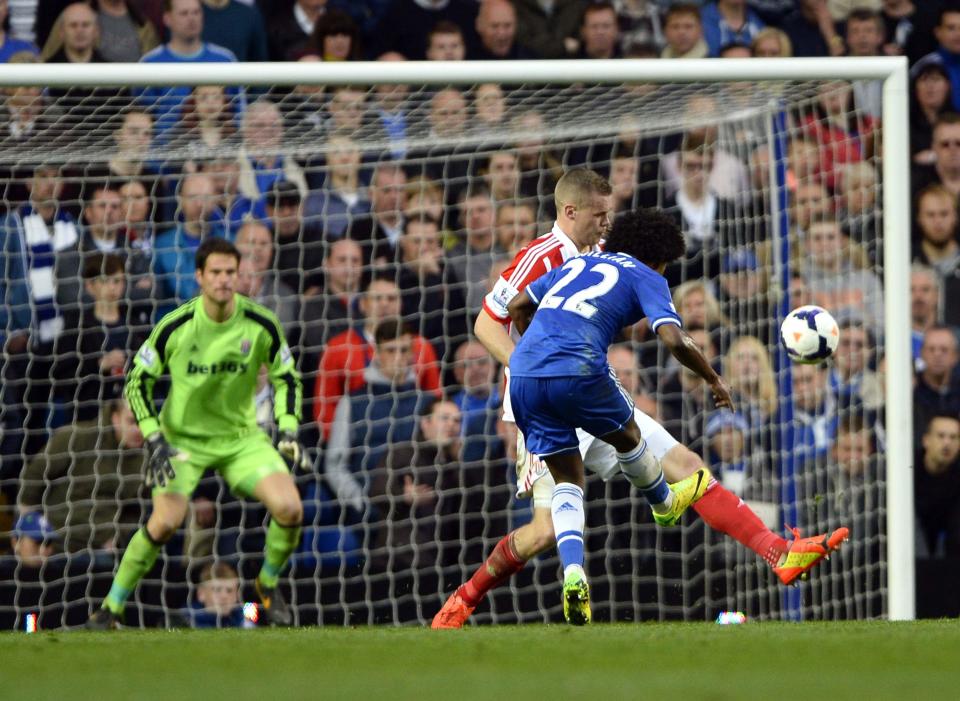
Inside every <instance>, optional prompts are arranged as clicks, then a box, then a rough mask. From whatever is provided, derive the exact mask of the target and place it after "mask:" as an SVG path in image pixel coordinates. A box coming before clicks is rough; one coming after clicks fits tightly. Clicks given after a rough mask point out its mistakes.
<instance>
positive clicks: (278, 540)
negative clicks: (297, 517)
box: [257, 519, 300, 589]
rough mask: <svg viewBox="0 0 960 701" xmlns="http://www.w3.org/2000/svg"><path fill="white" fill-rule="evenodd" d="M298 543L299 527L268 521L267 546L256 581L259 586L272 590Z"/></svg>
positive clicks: (272, 520)
mask: <svg viewBox="0 0 960 701" xmlns="http://www.w3.org/2000/svg"><path fill="white" fill-rule="evenodd" d="M299 542H300V526H299V524H298V525H296V526H281V525H280V524H279V523H277V522H276V521H275V520H274V519H270V525H269V526H267V545H266V547H265V548H264V553H263V555H264V558H263V567H261V568H260V574H258V575H257V579H259V580H260V584H262V585H263V586H265V587H267V588H268V589H273V588H274V587H275V586H277V581H278V580H279V579H280V572H281V571H282V570H283V568H284V567H285V566H286V564H287V560H289V559H290V555H291V553H293V551H294V550H295V549H296V547H297V544H298V543H299Z"/></svg>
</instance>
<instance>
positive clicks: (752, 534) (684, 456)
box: [432, 168, 836, 628]
mask: <svg viewBox="0 0 960 701" xmlns="http://www.w3.org/2000/svg"><path fill="white" fill-rule="evenodd" d="M610 195H611V188H610V184H609V183H608V182H607V181H606V180H605V179H604V178H603V177H602V176H600V175H599V174H597V173H595V172H593V171H591V170H587V169H584V168H577V169H573V170H570V171H568V172H567V173H566V174H565V175H564V176H563V177H562V178H560V180H559V181H558V182H557V186H556V189H555V192H554V199H555V201H556V208H557V221H556V222H555V223H554V226H553V230H552V231H551V232H550V233H548V234H546V235H544V236H541V237H540V238H538V239H536V240H534V241H533V242H531V243H530V244H529V245H528V246H526V247H525V248H524V249H522V250H521V251H520V252H519V253H517V255H516V257H515V258H514V260H513V262H512V263H511V264H510V265H509V266H508V267H507V268H506V270H504V272H503V273H502V274H501V276H500V278H499V279H498V280H497V282H496V284H495V285H494V287H493V290H491V292H490V293H489V294H488V295H487V296H486V298H485V299H484V303H483V310H482V311H481V312H480V314H479V316H478V317H477V320H476V324H475V326H474V331H475V333H476V335H477V338H478V339H479V340H480V342H481V343H483V345H484V346H486V348H487V350H489V351H490V353H491V355H493V357H494V358H496V360H498V361H499V362H500V363H501V364H502V365H503V367H504V372H505V373H506V379H507V383H509V380H510V374H509V365H510V356H511V354H512V353H513V349H514V347H515V345H516V341H517V339H518V335H517V334H516V332H515V331H514V330H513V329H512V328H511V324H510V316H509V314H508V312H507V305H508V304H509V303H510V301H511V300H512V299H513V298H514V297H516V296H517V295H518V294H520V292H522V291H523V290H524V289H525V288H526V287H527V285H529V284H530V283H531V282H532V281H534V280H536V279H537V278H539V277H540V276H541V275H544V274H546V273H547V272H549V271H550V270H553V269H554V268H557V267H560V266H561V265H563V263H564V262H565V261H566V260H568V259H569V258H571V257H573V256H578V255H581V254H584V253H588V252H591V251H599V250H600V243H601V240H602V238H603V235H604V234H605V233H606V231H607V230H608V228H609V226H610V218H611V216H612V204H611V197H610ZM509 396H510V392H509V386H508V387H507V388H505V390H504V405H503V419H504V421H509V422H513V421H514V419H513V412H512V410H511V406H510V402H509ZM634 416H635V419H636V421H637V425H638V426H639V428H640V433H641V435H642V436H643V438H644V440H645V441H646V443H647V445H648V446H649V447H650V449H651V451H652V453H653V455H655V456H656V457H657V458H658V459H659V460H660V462H661V465H662V467H663V472H664V475H665V476H666V478H667V481H668V482H670V483H675V482H679V481H681V480H683V479H685V478H686V477H689V476H690V475H692V474H694V473H695V472H696V471H697V470H698V469H700V468H701V467H703V461H702V460H701V459H700V458H699V457H698V456H697V455H696V454H695V453H693V452H692V451H691V450H689V449H688V448H687V447H685V446H684V445H682V444H680V443H679V442H678V441H677V440H676V439H675V438H673V436H671V435H670V433H669V432H667V430H666V429H665V428H664V427H663V426H661V425H660V424H659V423H658V422H656V421H655V420H653V419H652V418H650V417H649V416H647V415H646V414H644V413H643V412H642V411H640V410H639V409H636V408H635V409H634ZM578 436H579V438H580V453H581V455H582V456H583V461H584V464H585V466H586V468H587V469H588V470H591V471H592V472H595V473H596V474H598V475H600V476H601V477H602V478H603V479H610V478H611V477H613V476H614V475H616V474H617V473H618V472H619V471H620V466H619V464H618V462H617V456H616V451H615V450H614V448H613V447H612V446H610V445H608V444H607V443H604V442H603V441H601V440H597V439H596V438H594V437H593V436H592V435H590V434H589V433H587V432H585V431H578ZM554 486H555V484H554V480H553V477H552V476H551V475H550V471H549V470H548V469H547V467H546V465H544V464H543V462H542V461H541V460H540V459H539V458H538V457H537V456H535V455H530V454H529V453H528V452H527V451H526V450H525V448H524V444H523V436H522V435H521V434H519V433H518V436H517V495H518V496H520V497H527V496H532V497H533V518H532V520H531V521H530V522H529V523H527V524H525V525H523V526H521V527H519V528H517V529H516V530H514V531H511V532H510V533H508V534H507V535H506V536H504V537H503V538H502V539H501V540H500V542H498V543H497V545H496V547H494V549H493V552H492V553H491V554H490V555H489V556H488V557H487V559H486V560H485V561H484V563H483V564H482V565H481V566H480V567H479V568H478V569H477V570H476V572H474V574H473V576H472V577H471V578H470V579H469V580H468V581H467V582H465V583H464V584H462V585H461V586H460V587H458V588H457V590H456V591H454V592H453V594H451V595H450V597H449V598H448V599H447V601H446V603H444V605H443V608H441V609H440V611H439V612H438V613H437V615H436V616H435V617H434V619H433V624H432V626H433V627H434V628H460V627H462V626H463V624H464V623H465V622H466V620H467V619H468V618H469V617H470V614H472V613H473V610H474V609H475V608H476V606H477V605H478V604H479V603H480V601H482V600H483V597H484V596H486V593H487V592H488V591H490V589H492V588H493V587H495V586H498V585H499V584H501V583H502V582H504V581H506V580H507V579H509V578H510V577H511V576H512V575H513V574H514V573H516V572H519V571H520V570H521V569H523V567H524V565H525V564H526V563H527V561H528V560H530V559H531V558H533V557H535V556H536V555H538V554H540V553H542V552H545V551H547V550H549V549H551V548H553V547H555V545H556V539H555V537H554V531H553V515H552V512H551V501H552V497H553V488H554ZM692 508H693V509H694V510H695V511H696V512H697V513H698V514H699V515H700V517H701V518H702V519H703V520H704V521H705V522H706V523H707V524H708V525H709V526H710V527H711V528H713V529H714V530H717V531H720V532H722V533H725V534H727V535H729V536H731V537H733V538H735V539H736V540H737V541H739V542H740V543H742V544H743V545H745V546H746V547H748V548H750V549H751V550H753V551H754V552H755V553H757V554H758V555H759V556H760V557H761V558H763V559H764V560H765V561H766V562H767V563H768V564H770V565H771V566H772V567H773V570H774V572H775V573H776V574H777V576H778V577H779V578H780V580H781V581H782V582H783V583H784V584H792V583H793V582H794V581H795V580H796V579H797V578H798V577H800V576H801V575H802V574H803V573H805V572H807V571H808V570H809V569H810V568H812V567H813V566H814V565H816V564H817V563H818V562H819V561H820V560H822V559H823V557H825V556H826V555H827V554H828V553H829V551H830V550H831V548H832V547H834V546H835V545H836V543H832V542H828V538H827V537H826V536H825V535H818V536H814V537H808V538H801V537H799V536H798V537H797V538H796V539H795V540H793V541H790V542H788V541H787V540H786V539H784V538H782V537H780V536H778V535H777V534H775V533H773V532H772V531H771V530H770V529H769V528H767V527H766V525H764V523H763V521H761V520H760V518H759V517H758V516H757V515H756V514H755V513H754V512H753V511H752V510H751V509H750V507H749V506H747V505H746V504H745V503H744V502H743V501H742V500H741V499H740V498H739V497H738V496H737V495H735V494H734V493H733V492H731V491H729V490H727V489H726V488H724V487H723V485H721V484H720V483H719V482H717V481H716V480H711V481H710V484H709V487H708V489H707V492H706V493H705V494H704V495H703V496H702V497H701V498H700V499H699V500H698V501H696V502H695V503H694V504H693V506H692Z"/></svg>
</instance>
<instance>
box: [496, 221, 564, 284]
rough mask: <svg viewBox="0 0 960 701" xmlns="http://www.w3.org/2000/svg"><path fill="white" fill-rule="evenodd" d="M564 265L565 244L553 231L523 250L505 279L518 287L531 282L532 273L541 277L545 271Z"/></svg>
mask: <svg viewBox="0 0 960 701" xmlns="http://www.w3.org/2000/svg"><path fill="white" fill-rule="evenodd" d="M562 263H563V242H562V241H561V240H560V239H559V238H558V237H557V236H556V235H555V234H554V233H553V232H552V231H551V232H549V233H546V234H544V235H543V236H541V237H539V238H536V239H534V240H533V241H531V242H530V243H528V244H527V245H526V246H524V247H523V248H521V249H520V250H519V251H518V252H517V254H516V255H515V256H514V257H513V261H512V262H511V263H510V265H509V266H508V267H507V270H506V271H504V277H505V278H506V279H507V281H508V282H510V283H512V284H513V285H514V286H517V285H518V284H521V283H524V282H529V280H530V275H531V273H536V277H539V276H540V275H541V274H543V272H544V270H550V269H552V268H556V267H558V266H560V265H561V264H562Z"/></svg>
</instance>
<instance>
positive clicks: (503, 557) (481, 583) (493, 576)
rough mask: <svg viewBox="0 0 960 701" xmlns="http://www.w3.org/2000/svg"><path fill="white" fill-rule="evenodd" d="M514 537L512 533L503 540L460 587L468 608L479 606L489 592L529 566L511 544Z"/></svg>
mask: <svg viewBox="0 0 960 701" xmlns="http://www.w3.org/2000/svg"><path fill="white" fill-rule="evenodd" d="M512 537H513V533H512V532H511V533H509V534H507V535H505V536H504V537H503V538H501V539H500V542H499V543H497V547H495V548H494V549H493V552H492V553H490V555H489V557H487V559H486V560H485V561H484V563H483V564H482V565H480V567H479V568H478V569H477V571H476V572H474V573H473V576H472V577H471V578H470V579H469V580H467V582H465V583H464V585H463V586H462V587H460V596H461V597H462V598H463V600H464V601H465V602H466V603H467V605H468V606H476V605H477V604H479V603H480V601H481V600H482V599H483V597H484V596H486V593H487V592H488V591H490V590H491V589H493V588H494V587H495V586H497V585H498V584H500V583H501V582H504V581H506V580H508V579H510V577H512V576H513V575H514V574H515V573H516V572H519V571H520V570H522V569H523V566H524V565H525V564H527V563H526V561H525V560H521V559H520V557H519V556H518V555H517V553H516V551H515V550H514V549H513V545H512V544H511V542H510V541H511V539H512Z"/></svg>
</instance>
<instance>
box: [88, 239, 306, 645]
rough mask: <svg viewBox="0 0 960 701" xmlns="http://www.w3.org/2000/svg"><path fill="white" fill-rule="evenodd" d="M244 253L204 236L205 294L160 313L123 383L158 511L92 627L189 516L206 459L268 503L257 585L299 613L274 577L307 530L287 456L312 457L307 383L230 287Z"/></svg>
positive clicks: (266, 601) (102, 622)
mask: <svg viewBox="0 0 960 701" xmlns="http://www.w3.org/2000/svg"><path fill="white" fill-rule="evenodd" d="M239 262H240V253H239V252H238V251H237V249H236V248H235V247H234V246H233V244H231V243H229V242H228V241H225V240H224V239H219V238H208V239H206V240H205V241H204V242H203V243H202V244H200V247H199V248H198V249H197V253H196V273H195V274H196V279H197V283H198V284H199V286H200V295H199V296H197V297H195V298H193V299H192V300H190V301H189V302H187V303H186V304H184V305H182V306H180V307H179V308H177V309H176V310H174V311H172V312H170V313H169V314H167V315H166V316H164V317H163V319H161V320H160V322H159V323H158V324H157V325H156V327H155V328H154V329H153V333H151V334H150V338H149V339H147V341H146V342H145V343H144V344H143V346H142V347H141V348H140V350H139V352H138V353H137V355H136V358H135V360H134V363H133V369H132V370H131V372H130V375H129V377H128V379H127V385H126V388H125V390H124V394H125V395H126V398H127V401H128V402H129V403H130V407H131V409H133V412H134V414H135V415H136V418H137V422H138V423H139V424H140V429H141V431H143V435H144V436H145V437H146V439H147V449H148V451H149V459H148V460H147V463H146V465H147V467H146V470H147V471H146V483H147V485H148V486H151V487H152V488H153V493H152V496H153V512H152V513H151V515H150V518H149V519H148V521H147V525H146V526H145V527H143V528H141V529H140V530H139V531H137V532H136V534H135V535H134V536H133V538H131V540H130V543H129V544H128V545H127V549H126V551H125V552H124V554H123V559H122V560H121V561H120V568H119V569H118V570H117V574H116V576H115V577H114V580H113V585H112V586H111V588H110V593H109V594H107V598H106V599H105V600H104V602H103V607H102V608H101V609H99V610H98V611H96V612H95V613H94V614H93V615H92V616H91V617H90V619H89V621H88V622H87V627H88V628H96V629H106V628H116V627H118V626H119V624H120V623H121V622H122V618H123V610H124V606H125V603H126V600H127V597H129V596H130V594H132V593H133V591H134V589H136V586H137V583H138V582H139V581H140V579H141V578H142V577H143V576H144V575H145V574H146V573H147V572H149V571H150V569H151V568H152V567H153V564H154V562H155V561H156V559H157V555H158V553H159V552H160V549H161V548H162V547H163V544H164V543H165V542H167V540H169V539H170V537H171V536H172V535H173V534H174V532H176V530H177V529H178V528H179V527H180V525H181V524H182V523H183V520H184V518H185V517H186V515H187V504H188V500H189V499H190V496H191V495H192V494H193V491H194V489H195V488H196V486H197V483H198V482H199V480H200V477H201V476H202V474H203V472H204V470H206V469H208V468H212V469H215V470H217V471H218V472H219V473H220V474H221V475H222V476H223V478H224V479H225V480H226V482H227V484H228V485H229V487H230V489H231V491H233V492H234V493H235V494H237V495H239V496H246V497H253V498H255V499H257V500H258V501H260V502H261V503H263V505H264V506H265V507H266V508H267V510H268V511H269V512H270V526H269V528H268V529H267V542H266V549H265V554H264V563H263V568H262V569H261V570H260V573H259V575H258V576H257V581H256V589H257V593H258V595H259V596H260V601H261V603H262V605H263V609H262V610H263V614H264V618H265V620H266V621H267V622H269V623H272V624H274V625H289V624H290V623H291V621H292V615H291V611H290V608H289V606H288V605H287V604H286V602H285V601H284V600H283V597H282V596H281V594H280V591H279V589H278V587H277V581H278V578H279V574H280V572H281V570H282V569H283V568H284V566H285V565H286V564H287V560H288V559H289V557H290V554H291V553H292V552H293V551H294V549H295V548H296V546H297V544H298V543H299V541H300V524H301V521H302V519H303V506H302V504H301V502H300V494H299V493H298V492H297V489H296V486H295V485H294V482H293V477H292V476H291V474H290V469H289V468H288V466H287V465H288V463H290V464H292V465H294V466H295V465H297V464H301V465H305V460H306V458H305V455H304V451H303V447H302V446H301V445H300V443H299V442H298V439H297V429H298V427H299V422H300V402H301V397H302V387H301V384H300V378H299V376H298V375H297V372H296V370H295V368H294V361H293V357H292V355H291V353H290V348H289V347H288V346H287V344H286V341H285V340H284V337H283V331H282V330H281V328H280V323H279V322H278V321H277V318H276V316H274V314H273V312H271V311H269V310H267V309H266V308H264V307H262V306H260V305H259V304H256V303H254V302H252V301H250V300H249V299H247V298H246V297H243V296H241V295H239V294H237V293H235V292H234V288H235V286H236V282H237V269H238V267H239ZM261 365H266V366H267V368H268V370H269V377H270V382H271V383H272V384H273V388H274V394H275V397H274V403H275V414H276V420H277V426H278V428H279V440H278V442H277V447H276V448H274V446H273V444H272V443H271V441H270V438H269V437H268V436H267V434H266V433H264V432H263V431H262V430H261V429H260V428H259V427H258V426H257V424H256V420H255V416H254V395H255V392H256V387H257V375H258V372H259V370H260V367H261ZM164 373H168V374H169V375H170V392H169V395H168V396H167V399H166V401H165V402H164V403H163V409H162V410H161V411H160V413H159V415H158V414H157V410H156V406H155V405H154V402H153V386H154V383H155V382H156V381H157V378H159V377H160V376H161V375H163V374H164Z"/></svg>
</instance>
